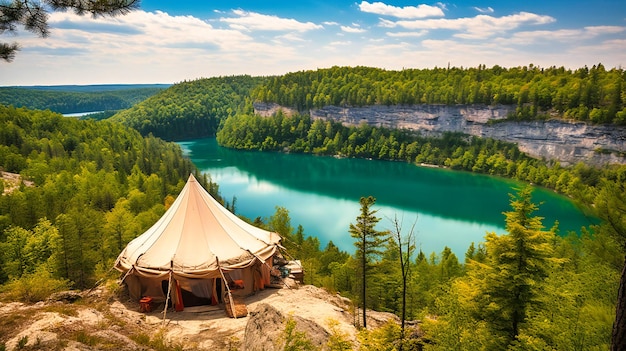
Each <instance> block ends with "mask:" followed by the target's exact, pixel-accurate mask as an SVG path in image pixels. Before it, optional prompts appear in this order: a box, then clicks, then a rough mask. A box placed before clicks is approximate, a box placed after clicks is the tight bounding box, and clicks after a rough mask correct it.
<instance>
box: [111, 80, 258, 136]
mask: <svg viewBox="0 0 626 351" xmlns="http://www.w3.org/2000/svg"><path fill="white" fill-rule="evenodd" d="M264 80H265V79H264V78H260V77H250V76H233V77H219V78H205V79H198V80H194V81H188V82H182V83H179V84H176V85H174V86H172V87H171V88H169V89H167V90H165V91H163V92H161V93H160V94H157V95H155V96H153V97H150V98H148V99H147V100H145V101H143V102H141V103H139V104H137V105H135V106H133V107H132V108H130V109H128V110H125V111H121V112H120V113H118V114H116V115H115V116H113V117H112V118H111V120H112V121H117V122H121V123H123V124H125V125H127V126H130V127H132V128H134V129H136V130H138V131H139V132H140V133H141V134H142V135H148V134H150V133H152V134H153V135H154V136H157V137H160V138H163V139H166V140H185V139H194V138H199V137H206V136H213V135H215V133H216V132H217V130H218V128H219V126H220V123H221V122H222V121H224V120H225V119H226V118H227V117H228V116H230V115H232V114H234V113H235V112H237V110H238V109H239V108H240V107H241V106H243V105H244V104H245V103H246V102H248V103H249V102H250V101H251V100H250V91H251V90H252V88H253V87H255V86H257V85H258V84H260V83H261V82H263V81H264Z"/></svg>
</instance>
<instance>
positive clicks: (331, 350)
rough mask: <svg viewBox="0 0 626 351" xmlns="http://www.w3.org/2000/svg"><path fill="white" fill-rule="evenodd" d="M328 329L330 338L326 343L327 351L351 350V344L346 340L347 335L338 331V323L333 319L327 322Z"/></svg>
mask: <svg viewBox="0 0 626 351" xmlns="http://www.w3.org/2000/svg"><path fill="white" fill-rule="evenodd" d="M327 324H328V328H329V329H330V336H329V337H328V342H327V343H326V349H327V350H328V351H350V350H352V348H353V347H352V343H351V342H350V341H349V340H348V335H347V334H346V333H344V332H342V331H341V330H339V322H337V321H336V320H334V319H328V320H327Z"/></svg>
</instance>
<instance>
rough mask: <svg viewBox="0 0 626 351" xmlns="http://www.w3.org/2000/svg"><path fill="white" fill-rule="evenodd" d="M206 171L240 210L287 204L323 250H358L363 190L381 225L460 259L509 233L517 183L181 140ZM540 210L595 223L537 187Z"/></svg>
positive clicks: (548, 217)
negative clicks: (473, 246)
mask: <svg viewBox="0 0 626 351" xmlns="http://www.w3.org/2000/svg"><path fill="white" fill-rule="evenodd" d="M178 144H179V145H180V146H181V147H182V149H183V151H184V152H185V154H186V155H187V156H189V157H190V158H191V160H192V161H193V162H194V163H195V165H196V166H197V167H198V168H199V169H200V170H201V171H202V172H207V173H209V174H210V176H211V178H212V180H213V181H214V182H217V183H218V184H219V189H220V194H221V195H222V196H223V198H224V199H226V201H229V202H230V201H232V199H233V197H236V207H235V210H236V213H237V214H239V215H243V216H245V217H247V218H250V219H254V218H256V217H262V218H264V219H265V220H266V219H267V218H269V217H270V216H271V215H272V214H273V213H274V212H275V208H276V206H282V207H285V208H286V209H288V210H289V215H290V217H291V225H292V226H293V227H294V228H296V227H297V226H298V225H302V226H303V228H304V232H305V234H306V235H309V236H315V237H317V238H319V240H320V243H321V247H322V248H324V247H325V246H326V244H327V243H328V242H329V241H331V240H332V241H333V243H334V244H335V245H337V246H338V247H339V248H340V249H342V250H346V251H348V252H351V253H352V252H353V251H354V245H353V239H352V238H351V237H350V234H349V232H348V228H349V226H350V223H354V222H355V220H356V217H357V216H358V215H359V212H360V205H359V199H360V198H361V196H369V195H372V196H374V197H375V198H376V204H375V205H374V207H373V209H375V210H378V212H377V216H378V217H380V218H381V220H380V222H379V224H378V229H381V230H384V229H391V228H392V219H393V218H394V217H395V216H397V217H398V218H399V219H401V220H402V222H403V228H404V229H405V231H408V230H409V228H410V227H411V226H412V225H413V223H414V222H415V233H416V234H417V245H418V247H419V248H421V249H422V251H424V253H426V254H430V253H431V252H437V253H439V252H441V251H442V250H443V248H444V247H445V246H448V247H450V248H451V249H452V250H453V251H454V252H455V253H456V254H457V256H459V259H460V260H462V259H463V257H464V256H463V255H464V253H465V251H466V250H467V248H468V246H469V245H470V243H471V242H475V243H478V242H482V241H484V236H485V234H486V233H487V232H496V233H498V234H501V233H504V215H503V214H502V213H503V212H505V211H509V210H510V206H509V199H510V197H509V194H510V193H514V192H515V190H514V188H515V187H519V186H520V185H522V184H521V183H517V182H515V181H511V180H508V179H502V178H497V177H490V176H485V175H479V174H473V173H469V172H457V171H451V170H446V169H440V168H430V167H418V166H415V165H411V164H408V163H401V162H389V161H377V160H364V159H347V158H334V157H321V156H313V155H302V154H283V153H269V152H259V151H239V150H232V149H227V148H223V147H220V146H219V145H218V144H217V142H216V140H215V138H206V139H198V140H193V141H186V142H179V143H178ZM533 200H534V201H535V203H538V204H540V206H539V211H538V212H537V215H539V216H541V217H544V220H543V225H544V226H545V227H546V228H550V227H552V226H553V225H554V222H555V221H556V220H558V221H559V228H560V232H561V233H566V232H568V231H576V232H580V228H581V227H582V226H587V225H589V224H592V222H593V220H592V219H590V218H588V217H585V215H584V214H583V213H582V212H581V211H580V210H579V209H578V208H577V207H576V206H575V205H574V204H573V203H572V202H571V201H569V199H567V198H566V197H563V196H560V195H558V194H556V193H554V192H553V191H551V190H546V189H542V188H537V189H536V190H535V191H534V193H533Z"/></svg>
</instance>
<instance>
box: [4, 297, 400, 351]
mask: <svg viewBox="0 0 626 351" xmlns="http://www.w3.org/2000/svg"><path fill="white" fill-rule="evenodd" d="M83 295H84V296H83V298H81V299H80V300H78V301H77V302H74V303H68V302H58V301H57V302H40V303H37V304H34V305H26V304H22V303H18V302H9V303H0V347H1V346H2V344H4V345H5V347H6V350H18V349H21V350H67V351H75V350H116V351H124V350H169V349H181V350H183V349H184V350H193V349H195V350H240V349H242V348H241V347H242V345H243V341H244V339H245V337H246V335H245V330H246V325H247V323H248V321H249V320H250V318H251V317H250V316H251V315H252V314H253V313H254V312H255V311H256V309H257V307H258V306H259V305H260V304H269V305H271V306H272V307H274V308H275V309H276V310H278V311H280V312H281V313H282V314H284V315H286V316H288V315H294V316H298V317H301V318H304V319H307V320H310V321H312V322H314V323H317V324H318V325H319V326H321V327H322V328H324V329H326V330H327V331H328V332H330V329H329V328H330V324H329V322H330V321H336V322H337V328H338V329H339V331H340V332H342V333H343V334H344V335H345V336H347V338H348V339H349V340H352V341H354V340H355V337H356V328H355V327H354V326H353V322H354V316H353V314H352V313H351V309H352V306H351V304H350V302H349V300H347V299H345V298H342V297H340V296H337V295H332V294H329V293H327V292H326V291H324V290H322V289H320V288H316V287H314V286H310V285H304V286H300V287H297V288H291V289H290V288H282V289H274V288H269V289H266V290H263V291H260V292H257V293H256V294H255V295H252V296H249V297H247V298H246V299H245V303H246V306H247V309H248V311H249V312H251V314H250V315H249V316H247V317H241V318H236V319H235V318H229V317H228V316H227V315H226V313H225V310H224V306H223V305H218V306H206V307H205V306H202V307H191V308H186V309H185V310H184V311H182V312H175V311H174V310H173V309H168V310H167V312H166V313H163V312H164V311H163V307H164V306H163V305H160V306H158V305H157V306H155V308H154V309H153V311H152V312H149V313H143V312H140V311H139V304H138V303H136V302H131V301H128V299H127V298H125V297H124V296H123V294H119V293H118V294H114V293H111V292H109V291H108V290H107V289H105V288H100V289H97V290H95V291H93V292H91V293H90V294H88V295H87V294H83ZM368 317H369V318H368V327H369V326H370V325H371V326H372V327H376V326H377V325H380V324H382V323H384V322H386V321H387V320H389V319H397V318H396V317H395V316H394V315H392V314H389V313H379V312H371V313H368ZM370 320H371V322H370Z"/></svg>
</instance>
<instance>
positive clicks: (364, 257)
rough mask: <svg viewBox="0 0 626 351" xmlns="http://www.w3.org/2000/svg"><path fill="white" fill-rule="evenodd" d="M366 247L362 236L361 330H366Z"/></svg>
mask: <svg viewBox="0 0 626 351" xmlns="http://www.w3.org/2000/svg"><path fill="white" fill-rule="evenodd" d="M365 245H366V238H365V236H363V255H362V256H361V265H363V277H362V278H363V289H361V298H362V299H363V328H365V329H367V316H366V313H365V311H366V310H367V304H366V303H365V299H366V296H367V294H366V292H365V289H366V280H365V279H366V278H367V273H366V272H365V267H366V266H367V256H366V254H365V247H366V246H365Z"/></svg>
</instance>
